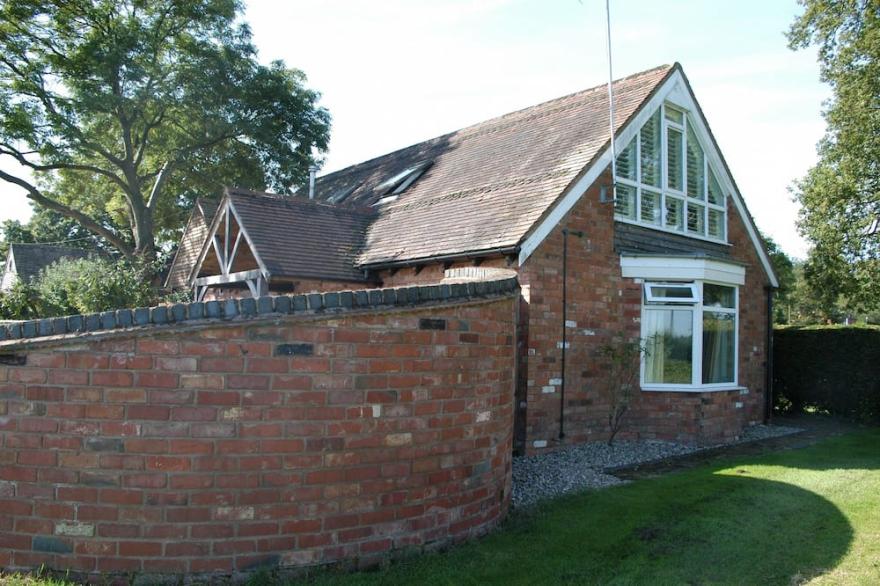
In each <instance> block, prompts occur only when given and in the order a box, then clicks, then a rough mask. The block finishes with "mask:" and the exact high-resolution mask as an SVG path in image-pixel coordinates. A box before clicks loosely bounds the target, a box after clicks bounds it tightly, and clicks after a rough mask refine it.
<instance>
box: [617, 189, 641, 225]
mask: <svg viewBox="0 0 880 586" xmlns="http://www.w3.org/2000/svg"><path fill="white" fill-rule="evenodd" d="M615 191H616V192H617V195H616V197H615V198H614V213H615V214H616V215H617V216H622V217H624V218H627V219H629V220H635V219H636V188H635V187H630V186H629V185H623V184H618V185H617V186H616V187H615Z"/></svg>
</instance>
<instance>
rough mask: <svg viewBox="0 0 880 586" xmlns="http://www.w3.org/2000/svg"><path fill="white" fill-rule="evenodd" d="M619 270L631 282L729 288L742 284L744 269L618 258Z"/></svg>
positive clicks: (705, 261)
mask: <svg viewBox="0 0 880 586" xmlns="http://www.w3.org/2000/svg"><path fill="white" fill-rule="evenodd" d="M620 269H621V273H622V275H623V276H624V277H629V278H632V279H647V280H651V281H669V280H680V281H715V282H717V283H727V284H730V285H745V283H746V268H745V267H744V266H742V265H738V264H733V263H728V262H724V261H721V260H715V259H711V258H688V257H676V256H626V255H621V257H620Z"/></svg>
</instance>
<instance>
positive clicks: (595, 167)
mask: <svg viewBox="0 0 880 586" xmlns="http://www.w3.org/2000/svg"><path fill="white" fill-rule="evenodd" d="M667 101H668V102H670V103H672V104H677V105H679V106H681V107H682V108H684V109H686V110H689V111H690V112H691V114H692V115H691V118H692V120H693V121H694V122H695V123H696V124H695V126H696V131H697V137H698V138H699V140H700V142H701V144H702V145H703V150H704V152H705V153H706V156H707V157H708V158H709V163H710V165H712V168H713V169H714V170H715V171H716V176H717V179H718V180H719V181H720V182H721V184H722V187H723V188H724V190H725V192H726V193H729V194H730V197H731V198H732V199H733V202H734V206H735V207H736V210H737V212H738V213H739V215H740V218H741V219H742V222H743V225H745V227H746V232H747V233H748V235H749V239H750V240H751V241H752V244H753V245H754V247H755V251H756V253H757V255H758V258H759V259H760V261H761V264H762V265H763V267H764V272H765V274H766V275H767V278H768V280H769V281H770V284H771V285H772V286H773V287H778V286H779V282H778V281H777V279H776V276H775V274H774V272H773V268H772V265H771V264H770V259H769V258H768V257H767V253H766V252H765V250H764V245H763V244H762V243H761V239H760V237H759V236H758V233H757V229H756V228H755V226H754V224H753V223H752V219H751V217H750V216H749V214H748V212H747V211H746V207H745V204H744V203H743V199H742V195H741V194H740V193H739V190H738V189H737V188H736V184H735V183H734V182H733V178H732V177H730V175H729V174H728V170H727V165H725V164H724V162H723V160H722V158H721V153H720V152H719V151H718V148H717V145H716V144H715V141H714V140H713V139H712V136H711V134H709V129H708V126H707V124H706V121H705V120H704V119H703V116H702V113H701V112H702V111H701V110H700V109H699V107H698V106H697V103H696V98H695V97H694V95H693V94H692V93H691V91H690V89H689V88H688V84H687V82H686V81H685V79H684V76H683V75H682V73H681V70H680V69H676V70H675V71H674V72H673V73H672V75H670V76H669V78H668V79H667V80H666V81H665V82H663V85H661V86H660V87H659V88H658V89H657V91H656V92H655V93H654V95H653V96H652V97H651V99H650V100H648V102H647V103H646V104H644V105H643V106H642V107H641V110H639V113H638V114H637V115H636V116H635V118H633V119H632V120H631V121H630V122H629V124H627V125H626V126H624V127H623V128H622V129H621V130H620V131H619V132H618V133H617V134H616V137H615V142H616V143H617V144H621V145H624V146H626V145H627V144H629V141H630V140H632V138H633V137H634V136H635V135H636V133H637V132H638V131H639V130H640V129H641V127H642V126H643V125H644V124H645V122H647V120H648V118H650V117H651V115H652V114H653V113H654V112H655V111H656V110H657V108H659V107H660V106H661V105H662V104H663V103H664V102H667ZM610 164H611V147H610V146H609V147H606V148H605V150H603V151H602V154H601V155H600V156H599V158H597V159H596V160H595V161H594V162H593V164H592V165H591V166H590V167H589V168H588V169H587V172H586V173H584V174H583V176H582V177H581V178H580V179H579V180H578V181H577V182H575V183H574V184H573V185H572V186H571V187H569V188H568V190H566V192H565V193H564V194H563V196H562V198H561V199H560V200H559V202H558V203H557V204H556V207H554V208H553V210H552V211H551V212H550V214H548V215H547V217H546V218H544V220H543V221H542V222H541V223H540V224H539V225H538V227H537V228H536V229H535V230H534V232H532V233H531V234H530V235H529V237H528V238H526V240H525V241H524V242H523V243H522V245H521V246H520V253H519V265H520V266H522V265H523V264H524V263H525V262H526V260H528V258H529V256H531V254H532V253H533V252H534V251H535V250H536V249H537V248H538V246H540V245H541V243H542V242H543V241H544V240H545V239H546V238H547V236H549V235H550V233H551V232H552V231H553V229H554V228H555V227H556V225H557V224H559V222H561V221H562V219H563V218H564V217H565V215H566V214H568V212H569V211H571V209H572V208H573V207H574V206H575V204H576V203H577V202H578V201H579V200H580V198H581V197H582V196H583V195H584V194H585V193H586V192H587V189H589V188H590V186H591V185H592V184H593V182H595V181H596V179H598V178H599V175H601V174H602V172H603V171H604V170H605V168H606V167H607V166H608V165H610Z"/></svg>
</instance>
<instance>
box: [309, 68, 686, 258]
mask: <svg viewBox="0 0 880 586" xmlns="http://www.w3.org/2000/svg"><path fill="white" fill-rule="evenodd" d="M672 69H673V66H670V65H664V66H662V67H657V68H655V69H651V70H648V71H644V72H642V73H637V74H635V75H631V76H629V77H625V78H623V79H619V80H617V81H615V82H614V84H613V88H614V97H615V125H616V126H617V127H618V128H619V127H620V126H622V125H623V124H625V123H626V121H627V120H629V119H630V117H631V116H632V115H633V114H634V113H635V112H636V111H637V110H638V108H639V106H640V105H641V104H642V103H643V102H644V101H645V99H646V98H647V97H648V96H649V95H650V94H651V92H652V91H653V90H654V89H655V88H656V87H657V86H658V84H660V83H661V82H662V81H663V80H664V79H665V78H666V76H667V75H669V73H670V72H671V71H672ZM608 137H609V130H608V89H607V86H606V85H603V86H598V87H595V88H591V89H588V90H585V91H581V92H578V93H574V94H571V95H568V96H565V97H562V98H558V99H555V100H551V101H549V102H544V103H543V104H539V105H537V106H532V107H530V108H526V109H524V110H520V111H517V112H513V113H511V114H506V115H504V116H500V117H498V118H493V119H491V120H487V121H485V122H481V123H479V124H475V125H473V126H469V127H467V128H463V129H461V130H458V131H456V132H453V133H450V134H446V135H444V136H440V137H437V138H434V139H431V140H428V141H425V142H422V143H419V144H417V145H413V146H411V147H408V148H405V149H402V150H399V151H395V152H393V153H390V154H387V155H384V156H382V157H378V158H376V159H372V160H370V161H366V162H364V163H361V164H358V165H354V166H352V167H348V168H346V169H342V170H340V171H337V172H335V173H330V174H328V175H326V176H323V177H319V178H318V180H317V183H316V188H315V191H316V197H318V198H319V199H324V200H334V199H337V198H339V197H340V196H342V195H344V194H345V192H346V191H347V190H351V189H353V191H351V193H350V194H349V195H348V196H347V197H344V199H342V200H341V201H339V203H338V204H337V205H349V204H361V205H363V204H366V205H373V204H376V202H377V201H379V200H380V199H381V197H382V196H383V193H382V192H377V190H376V187H377V186H379V185H380V184H382V183H383V182H384V181H386V180H388V179H389V178H392V177H394V176H395V175H397V174H399V173H402V172H405V171H406V170H407V169H410V168H413V167H415V166H416V165H418V164H419V163H427V162H430V163H432V164H431V165H430V167H428V168H427V169H426V170H425V171H424V174H423V175H422V176H421V177H420V178H419V179H418V180H417V181H416V182H415V183H413V184H412V186H411V187H409V188H408V189H407V190H406V191H404V192H403V193H402V194H400V196H399V198H398V199H397V200H396V201H393V202H390V203H386V204H380V205H378V206H376V207H378V208H379V214H378V216H377V218H376V221H375V222H374V223H373V224H372V225H371V226H370V229H369V230H368V233H367V240H366V244H365V246H364V249H363V251H362V252H361V254H360V256H359V258H358V263H359V264H360V265H382V264H386V263H396V262H400V261H413V260H418V259H428V258H432V257H438V256H444V257H445V256H455V255H461V254H466V253H472V252H478V251H486V250H492V249H503V248H513V247H515V246H516V245H517V244H518V243H519V242H520V241H521V240H522V238H523V237H524V236H525V234H526V233H527V232H528V231H529V229H530V228H531V227H532V226H533V225H534V224H535V222H537V221H538V220H539V219H540V218H541V217H542V215H543V214H544V213H545V212H546V210H547V209H548V207H550V206H551V204H553V203H554V201H555V200H556V199H557V198H558V197H559V196H560V194H561V193H562V192H563V190H564V189H565V188H566V187H567V186H568V185H569V184H570V183H571V182H572V180H574V179H575V178H576V177H577V176H578V174H579V173H580V172H581V171H582V170H583V169H584V167H585V166H587V165H588V164H589V163H590V162H591V161H593V159H594V158H595V157H596V156H597V154H598V153H599V152H600V150H601V149H602V147H603V146H604V145H605V143H606V142H607V141H608Z"/></svg>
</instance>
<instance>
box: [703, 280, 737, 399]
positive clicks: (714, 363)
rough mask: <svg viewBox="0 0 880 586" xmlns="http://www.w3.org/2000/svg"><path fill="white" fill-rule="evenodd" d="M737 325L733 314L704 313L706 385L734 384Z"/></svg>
mask: <svg viewBox="0 0 880 586" xmlns="http://www.w3.org/2000/svg"><path fill="white" fill-rule="evenodd" d="M707 286H708V285H707ZM735 324H736V320H735V315H734V314H732V313H715V312H712V311H705V312H703V383H704V384H711V383H732V382H734V368H733V363H734V359H735V356H736V352H735V347H736V329H735V327H734V326H735Z"/></svg>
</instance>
